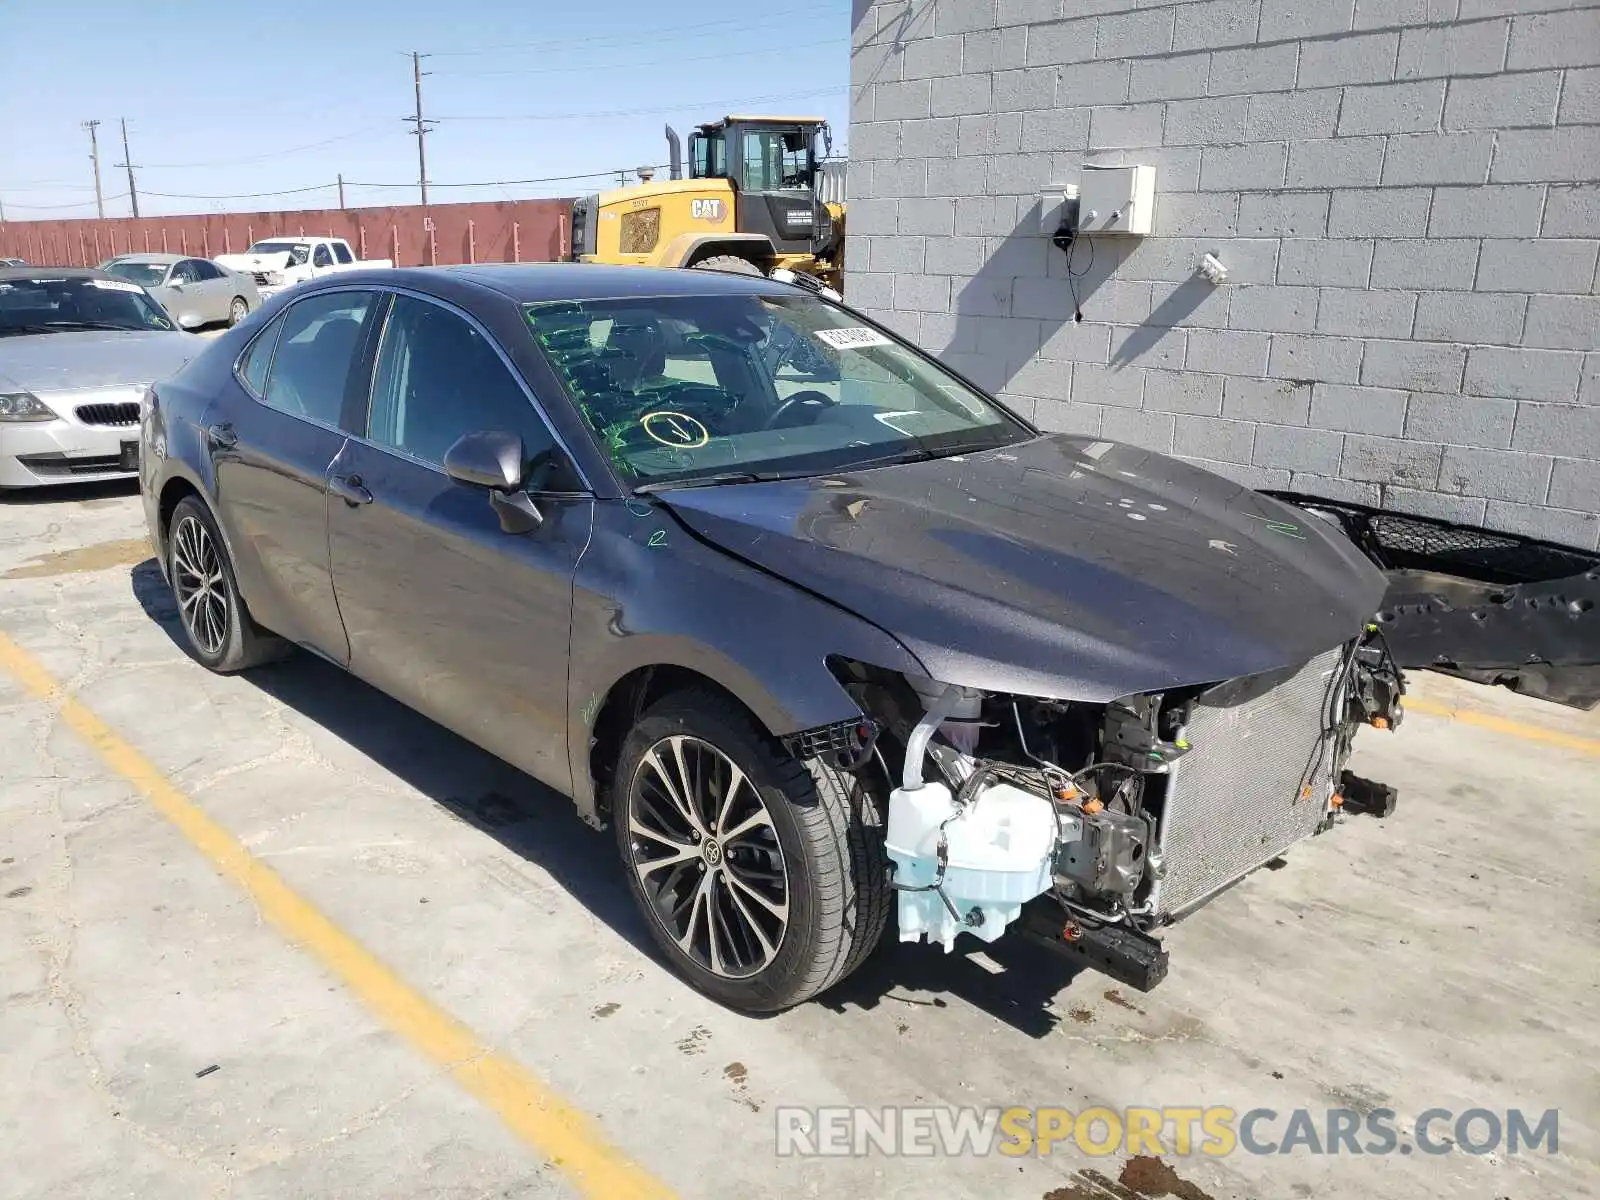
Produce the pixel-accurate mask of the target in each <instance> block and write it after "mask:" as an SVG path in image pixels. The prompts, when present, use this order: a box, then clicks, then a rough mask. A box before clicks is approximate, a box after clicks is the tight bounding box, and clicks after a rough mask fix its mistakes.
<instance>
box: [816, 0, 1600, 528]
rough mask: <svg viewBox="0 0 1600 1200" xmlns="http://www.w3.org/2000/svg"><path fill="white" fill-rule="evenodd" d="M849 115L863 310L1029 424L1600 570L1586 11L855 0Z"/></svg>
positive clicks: (1593, 60)
mask: <svg viewBox="0 0 1600 1200" xmlns="http://www.w3.org/2000/svg"><path fill="white" fill-rule="evenodd" d="M851 95H852V100H851V133H850V157H851V164H852V165H851V172H852V174H851V200H850V212H849V223H848V228H849V244H848V246H847V249H846V263H847V274H846V291H847V296H848V298H849V299H850V300H851V302H852V303H854V304H856V305H858V306H859V307H861V308H862V309H863V310H865V311H867V312H868V313H870V314H871V315H873V316H874V317H876V318H878V319H881V320H883V321H884V322H885V323H886V324H888V325H890V326H891V327H893V328H895V329H897V330H899V331H900V332H902V333H903V334H905V335H907V336H909V337H911V338H912V339H914V340H916V341H918V342H919V343H920V344H921V345H923V346H925V347H926V348H927V349H929V350H931V351H933V352H935V353H937V354H939V355H940V356H941V357H943V358H945V359H946V360H947V361H949V362H950V363H951V364H952V365H953V366H955V367H956V368H957V369H959V370H961V371H963V372H964V373H966V374H968V375H969V376H970V377H972V378H973V379H975V380H976V381H977V382H979V383H981V384H982V385H984V386H985V387H988V388H991V389H993V390H995V391H996V392H998V393H999V394H1001V395H1002V396H1004V397H1005V398H1006V399H1007V400H1008V401H1010V402H1011V403H1012V404H1013V405H1014V406H1016V407H1017V408H1018V409H1020V410H1021V411H1023V412H1024V413H1026V414H1027V415H1029V416H1030V417H1031V418H1032V419H1034V420H1035V421H1037V422H1038V423H1039V424H1040V425H1041V426H1043V427H1045V428H1048V429H1059V430H1072V431H1080V432H1087V433H1092V434H1097V435H1100V436H1103V437H1108V438H1115V439H1120V440H1124V441H1129V442H1133V443H1136V444H1139V445H1143V446H1149V447H1151V448H1154V449H1158V450H1162V451H1165V452H1169V453H1175V454H1177V455H1179V456H1181V457H1185V458H1188V459H1191V460H1193V461H1196V462H1199V463H1201V464H1202V465H1204V466H1207V467H1209V468H1211V469H1213V470H1216V471H1218V472H1220V473H1222V474H1225V475H1228V476H1231V477H1232V478H1234V479H1237V480H1239V481H1241V482H1243V483H1246V484H1249V485H1252V486H1257V487H1274V488H1289V489H1294V490H1297V491H1302V492H1306V493H1308V494H1314V495H1322V496H1328V497H1332V498H1347V499H1352V500H1358V501H1362V502H1366V503H1372V504H1382V505H1383V506H1385V507H1388V508H1393V509H1396V510H1400V511H1410V512H1417V513H1423V514H1427V515H1433V516H1443V517H1447V518H1450V519H1453V520H1459V521H1465V522H1470V523H1477V524H1484V525H1487V526H1488V527H1491V528H1500V529H1505V530H1508V531H1514V532H1518V533H1525V534H1531V535H1534V536H1540V537H1546V538H1550V539H1553V540H1556V541H1559V542H1564V543H1568V544H1575V545H1578V546H1581V547H1584V548H1588V549H1594V548H1597V547H1600V0H1315V2H1312V0H856V3H855V7H854V31H853V39H852V72H851ZM1085 163H1105V164H1111V163H1148V164H1151V165H1153V166H1155V167H1156V170H1157V173H1156V213H1155V233H1154V234H1153V236H1150V237H1148V238H1143V239H1126V238H1106V237H1098V238H1094V239H1092V241H1091V240H1090V239H1084V240H1082V241H1081V242H1080V244H1079V245H1078V247H1077V248H1076V250H1075V252H1074V254H1073V258H1072V263H1071V277H1070V278H1069V272H1068V263H1067V260H1066V257H1065V256H1064V255H1063V254H1062V253H1061V252H1060V251H1059V250H1057V249H1055V248H1054V247H1052V246H1051V245H1050V243H1049V242H1048V240H1047V239H1045V238H1044V237H1043V236H1041V235H1040V233H1039V229H1038V225H1039V216H1038V193H1039V191H1040V190H1041V189H1043V188H1045V187H1046V186H1048V185H1050V184H1052V183H1057V184H1059V183H1070V182H1076V181H1077V180H1078V178H1079V176H1080V173H1081V170H1082V167H1083V165H1084V164H1085ZM1208 252H1209V253H1212V254H1215V255H1216V256H1217V257H1218V258H1219V259H1221V260H1222V261H1223V263H1224V264H1226V265H1227V267H1228V269H1229V272H1230V274H1229V278H1228V281H1227V282H1226V283H1224V284H1223V285H1222V286H1220V287H1213V286H1211V285H1210V284H1209V283H1207V282H1205V281H1204V280H1203V279H1200V278H1198V277H1197V275H1196V273H1195V272H1196V267H1197V266H1198V263H1199V260H1200V258H1201V256H1202V255H1203V254H1205V253H1208ZM1079 311H1081V312H1082V318H1083V319H1082V321H1081V322H1080V321H1076V320H1074V314H1075V313H1076V312H1079Z"/></svg>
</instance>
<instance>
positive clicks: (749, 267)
mask: <svg viewBox="0 0 1600 1200" xmlns="http://www.w3.org/2000/svg"><path fill="white" fill-rule="evenodd" d="M690 270H692V271H726V272H728V274H730V275H757V276H761V277H762V278H765V277H766V272H765V271H763V270H762V269H761V268H760V267H758V266H756V264H755V263H753V262H751V261H750V260H749V259H748V258H740V257H739V256H738V255H737V254H713V255H711V256H710V257H709V258H702V259H701V260H700V261H699V262H697V263H695V264H694V266H692V267H691V268H690Z"/></svg>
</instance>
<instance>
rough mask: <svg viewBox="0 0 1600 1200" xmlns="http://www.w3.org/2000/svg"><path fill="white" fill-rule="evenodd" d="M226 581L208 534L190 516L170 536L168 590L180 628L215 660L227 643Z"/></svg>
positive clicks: (215, 548)
mask: <svg viewBox="0 0 1600 1200" xmlns="http://www.w3.org/2000/svg"><path fill="white" fill-rule="evenodd" d="M227 589H228V581H227V578H226V576H225V575H224V574H223V570H222V557H221V555H220V554H219V553H218V551H217V544H216V542H215V541H213V540H212V537H211V533H210V531H209V530H207V529H206V527H205V526H204V525H203V524H201V523H200V522H199V521H197V520H196V519H195V518H194V517H188V516H186V517H183V518H182V519H181V520H179V522H178V524H177V527H176V528H175V529H174V530H173V535H172V590H173V591H174V592H175V593H176V594H177V597H178V612H179V614H180V615H181V616H182V618H183V627H184V629H185V630H187V631H188V634H189V637H190V639H191V640H192V641H193V642H194V644H195V646H196V647H197V648H198V649H199V650H200V652H201V653H202V654H205V655H207V656H209V657H212V658H215V657H216V656H218V655H220V654H221V653H222V650H223V647H224V646H226V645H227V644H228V607H229V606H228V590H227Z"/></svg>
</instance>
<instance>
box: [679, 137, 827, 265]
mask: <svg viewBox="0 0 1600 1200" xmlns="http://www.w3.org/2000/svg"><path fill="white" fill-rule="evenodd" d="M831 140H832V139H831V135H830V134H829V131H828V123H827V122H826V121H824V120H823V119H822V118H821V117H727V118H725V119H723V120H721V121H718V122H716V123H715V124H711V125H702V126H700V127H699V128H698V129H696V130H695V131H694V133H692V134H690V136H689V175H690V177H691V178H693V179H726V180H728V182H729V183H730V184H732V186H733V194H734V224H735V228H736V229H737V231H738V232H740V233H759V234H764V235H765V236H767V237H768V238H770V239H771V240H772V245H773V248H774V249H775V250H776V251H777V252H778V253H779V254H808V253H814V252H816V251H817V250H819V249H820V248H821V243H822V242H823V241H825V240H826V239H827V237H828V234H829V218H828V212H827V209H826V208H825V207H824V206H823V204H822V203H821V201H820V200H819V199H818V197H817V181H818V178H819V177H820V175H821V173H822V159H823V157H824V156H825V154H826V151H827V146H828V145H829V143H830V142H831Z"/></svg>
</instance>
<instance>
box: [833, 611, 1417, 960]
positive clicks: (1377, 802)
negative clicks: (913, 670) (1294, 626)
mask: <svg viewBox="0 0 1600 1200" xmlns="http://www.w3.org/2000/svg"><path fill="white" fill-rule="evenodd" d="M850 670H851V671H852V672H853V675H854V677H853V678H851V679H849V680H847V686H849V687H850V688H851V690H852V691H854V692H855V693H856V695H857V698H858V699H859V700H860V701H861V703H862V705H863V711H864V712H867V713H869V714H871V720H870V721H868V722H866V723H863V724H861V725H860V726H858V727H857V728H856V729H854V730H853V731H848V732H846V733H844V734H843V735H842V743H843V745H842V748H841V745H832V746H830V747H829V748H828V753H830V754H832V755H834V756H835V761H836V762H837V763H838V765H840V766H845V767H852V766H853V767H856V768H860V769H871V766H870V764H871V763H872V762H873V761H876V763H877V769H880V770H882V771H883V772H884V773H885V774H891V766H892V764H893V763H894V762H895V761H896V760H897V759H898V760H899V763H900V769H899V771H898V772H895V773H892V774H891V778H890V780H889V782H890V784H891V786H892V788H893V790H892V791H891V793H890V797H889V806H888V822H887V839H886V840H887V850H888V855H889V858H890V861H891V863H892V865H893V869H894V875H893V880H894V882H893V886H894V888H895V889H896V891H897V893H898V915H899V925H900V937H901V939H902V940H905V941H913V940H917V939H919V938H926V939H927V940H929V941H934V942H939V943H941V944H942V945H944V947H945V948H946V950H949V949H950V948H951V947H952V945H953V943H954V941H955V939H956V936H957V935H958V934H960V933H971V934H973V935H974V936H976V937H978V938H980V939H981V940H984V941H994V940H996V939H998V938H999V937H1000V936H1002V934H1004V933H1006V932H1007V931H1008V930H1009V931H1011V932H1012V934H1013V936H1015V935H1018V934H1020V935H1022V936H1027V937H1030V938H1033V939H1036V940H1038V941H1041V942H1043V943H1045V944H1047V945H1049V946H1050V947H1051V948H1053V949H1055V950H1058V951H1060V952H1062V953H1064V954H1067V955H1069V956H1071V957H1073V958H1075V959H1076V960H1078V961H1079V962H1081V963H1082V964H1083V965H1085V966H1092V967H1094V968H1096V969H1098V970H1100V971H1102V972H1104V973H1106V974H1109V975H1111V976H1113V977H1115V978H1116V979H1117V980H1118V981H1120V982H1122V983H1125V984H1127V985H1128V986H1131V987H1134V988H1138V989H1141V990H1148V989H1149V988H1151V987H1153V986H1154V985H1155V984H1156V983H1158V982H1160V980H1161V979H1162V978H1163V977H1164V976H1165V974H1166V965H1167V962H1166V952H1165V951H1164V950H1163V949H1162V948H1161V945H1160V943H1159V942H1158V941H1157V940H1156V939H1155V938H1154V937H1153V936H1152V935H1153V934H1154V933H1155V932H1156V931H1157V930H1159V929H1160V928H1161V927H1162V926H1164V925H1167V924H1170V923H1171V922H1173V921H1176V920H1178V919H1180V918H1182V917H1184V916H1185V915H1187V914H1189V913H1191V912H1193V911H1194V910H1195V909H1196V908H1198V907H1199V906H1200V905H1202V904H1204V903H1205V902H1206V901H1207V900H1209V899H1211V898H1212V897H1214V896H1216V895H1217V894H1218V893H1219V892H1221V891H1222V890H1224V889H1225V888H1227V887H1229V886H1231V885H1232V884H1234V883H1236V882H1238V881H1239V880H1240V879H1242V878H1243V877H1244V876H1245V875H1248V874H1249V873H1250V872H1252V871H1254V870H1255V869H1257V868H1258V867H1260V866H1262V865H1263V864H1265V863H1267V862H1269V861H1271V860H1272V859H1274V858H1276V857H1278V856H1279V855H1281V854H1282V853H1283V852H1284V851H1285V850H1287V849H1288V848H1289V847H1291V846H1293V845H1294V844H1295V843H1296V842H1299V841H1301V840H1302V839H1304V838H1307V837H1309V836H1311V835H1312V834H1316V833H1320V832H1322V831H1324V830H1326V829H1327V828H1329V827H1330V826H1331V825H1332V824H1333V823H1334V822H1335V820H1336V819H1337V817H1338V815H1339V813H1340V811H1341V809H1349V810H1352V811H1354V810H1358V809H1361V808H1365V809H1367V810H1369V811H1373V812H1376V813H1378V814H1379V815H1387V813H1388V812H1389V811H1392V808H1393V793H1392V792H1390V791H1388V790H1387V789H1384V788H1381V787H1379V786H1378V785H1373V784H1369V783H1367V782H1366V781H1364V780H1360V779H1358V778H1356V777H1354V776H1352V775H1350V774H1349V773H1348V772H1347V771H1346V770H1345V762H1346V760H1347V758H1348V756H1349V753H1350V749H1351V743H1352V741H1353V740H1354V736H1355V731H1356V730H1357V729H1358V728H1359V727H1360V726H1361V725H1372V726H1375V727H1377V728H1389V729H1392V728H1394V727H1395V726H1396V725H1398V724H1399V721H1400V719H1401V715H1402V711H1401V697H1402V695H1403V692H1404V685H1403V682H1402V679H1401V674H1400V671H1399V668H1398V667H1397V666H1396V665H1395V663H1394V659H1393V656H1392V655H1390V654H1389V653H1388V650H1387V646H1386V644H1385V643H1384V641H1383V636H1382V634H1381V632H1379V630H1378V628H1377V626H1369V627H1368V628H1367V630H1366V631H1365V632H1364V633H1363V635H1362V636H1361V637H1360V638H1357V639H1354V640H1352V641H1350V642H1348V643H1346V644H1343V645H1340V646H1335V647H1332V648H1330V649H1328V650H1326V651H1325V652H1323V653H1321V654H1318V655H1316V656H1315V657H1313V658H1312V659H1311V660H1310V661H1308V662H1305V663H1302V664H1300V665H1298V666H1295V667H1292V668H1286V669H1282V670H1277V671H1271V672H1267V673H1264V674H1258V675H1252V676H1247V677H1242V678H1238V679H1231V680H1227V681H1225V682H1222V683H1215V684H1207V685H1197V686H1193V687H1187V688H1180V689H1168V690H1166V691H1164V692H1159V693H1150V694H1141V695H1135V696H1129V697H1124V698H1123V699H1120V700H1117V701H1114V702H1112V703H1110V704H1089V703H1081V702H1076V701H1065V700H1051V699H1040V698H1037V697H1025V696H1009V695H1000V694H994V693H985V692H979V691H976V690H974V689H970V688H962V687H956V686H953V685H951V686H946V685H944V684H941V683H936V682H933V681H929V680H906V679H903V678H901V677H899V676H893V677H888V675H887V673H885V672H875V671H874V670H873V669H871V668H859V667H852V668H850ZM880 730H881V733H882V736H881V737H879V736H878V734H879V731H880ZM819 748H820V747H819Z"/></svg>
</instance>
